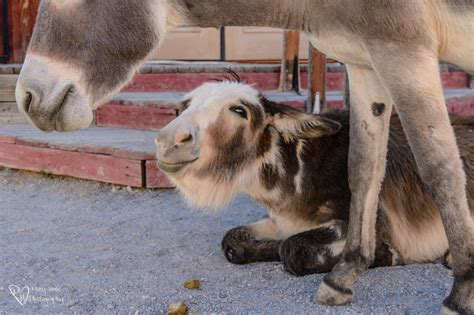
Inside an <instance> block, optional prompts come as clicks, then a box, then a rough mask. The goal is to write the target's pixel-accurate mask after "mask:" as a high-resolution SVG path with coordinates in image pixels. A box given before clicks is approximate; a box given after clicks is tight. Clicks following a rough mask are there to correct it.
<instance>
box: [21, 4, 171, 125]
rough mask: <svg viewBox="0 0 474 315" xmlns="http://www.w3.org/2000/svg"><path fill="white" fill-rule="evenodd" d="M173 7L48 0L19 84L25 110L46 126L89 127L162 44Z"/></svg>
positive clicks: (34, 33) (39, 20) (32, 119)
mask: <svg viewBox="0 0 474 315" xmlns="http://www.w3.org/2000/svg"><path fill="white" fill-rule="evenodd" d="M168 11H169V4H168V2H167V1H155V0H143V1H135V0H109V1H102V0H43V1H42V2H41V4H40V8H39V13H38V18H37V23H36V26H35V29H34V32H33V36H32V39H31V43H30V47H29V49H28V54H27V57H26V60H25V63H24V65H23V69H22V71H21V74H20V78H19V81H18V84H17V90H16V98H17V102H18V105H19V108H20V110H21V111H22V112H23V113H25V114H26V115H27V116H28V118H29V119H30V121H31V122H32V123H33V124H34V125H36V126H37V127H38V128H39V129H41V130H44V131H52V130H58V131H67V130H75V129H80V128H86V127H87V126H89V124H90V123H91V122H92V118H93V115H92V111H93V110H94V109H95V108H97V107H98V106H99V105H100V104H101V103H102V102H104V101H105V100H106V99H107V98H108V97H110V96H111V95H112V94H113V93H114V92H116V91H117V90H118V89H120V88H121V87H122V86H123V85H124V84H125V83H126V82H127V81H128V80H129V79H130V78H131V76H132V74H133V72H134V71H135V70H136V68H137V67H138V65H139V64H140V62H141V61H143V60H145V59H146V57H147V56H148V55H149V54H150V52H152V51H153V49H154V48H155V47H157V46H158V44H159V42H160V40H161V39H162V38H163V36H164V33H165V31H166V28H167V25H168V24H172V22H171V21H172V20H173V14H169V12H168ZM174 19H175V20H177V18H174Z"/></svg>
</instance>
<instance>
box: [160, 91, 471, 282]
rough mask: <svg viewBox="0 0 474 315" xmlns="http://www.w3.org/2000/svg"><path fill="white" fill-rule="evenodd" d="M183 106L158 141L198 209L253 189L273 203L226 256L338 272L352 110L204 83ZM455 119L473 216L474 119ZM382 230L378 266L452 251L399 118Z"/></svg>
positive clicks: (164, 160)
mask: <svg viewBox="0 0 474 315" xmlns="http://www.w3.org/2000/svg"><path fill="white" fill-rule="evenodd" d="M376 105H377V104H374V106H375V107H374V108H373V110H374V111H376V110H377V108H376ZM183 107H184V111H183V113H182V115H181V116H179V117H178V118H177V119H175V120H174V121H173V122H171V123H170V124H169V125H168V126H166V127H165V128H164V129H162V130H161V131H160V132H159V135H158V138H157V139H156V143H157V148H158V152H157V158H158V165H159V167H160V168H161V170H163V171H164V172H166V173H167V174H168V176H169V177H170V178H171V180H172V181H173V182H174V183H175V184H176V185H177V187H178V189H179V190H180V191H181V192H182V193H183V195H184V196H185V198H186V199H187V200H188V201H189V202H190V203H191V204H194V205H197V206H199V207H204V208H218V207H221V206H224V205H225V204H227V203H228V202H230V201H231V200H232V199H233V198H234V197H235V196H236V195H237V194H238V193H246V194H248V195H249V196H250V197H252V198H253V199H254V200H256V201H257V202H259V203H261V204H263V205H264V206H265V207H266V208H267V210H268V218H265V219H263V220H261V221H258V222H256V223H253V224H249V225H246V226H241V227H237V228H235V229H232V230H230V231H229V232H227V234H226V235H225V237H224V239H223V241H222V249H223V250H224V253H225V256H226V258H227V259H228V260H229V261H230V262H232V263H236V264H242V263H250V262H257V261H276V260H281V261H282V262H283V264H284V267H285V269H286V270H287V271H289V272H290V273H292V274H295V275H305V274H311V273H316V272H328V271H330V270H331V269H332V267H333V266H334V265H335V264H336V263H337V262H338V260H339V258H340V254H341V252H342V250H343V248H344V245H345V241H346V232H347V225H348V220H349V208H350V201H351V193H350V189H349V183H348V171H347V170H348V165H347V163H348V162H347V161H348V150H349V113H348V112H347V111H332V112H328V113H324V114H321V115H308V114H304V113H301V112H299V111H297V110H295V109H293V108H291V107H288V106H285V105H282V104H278V103H274V102H271V101H269V100H267V99H265V98H264V97H263V96H262V95H261V94H260V93H259V92H258V91H256V90H255V89H253V88H252V87H250V86H248V85H244V84H241V83H237V82H221V83H207V84H204V85H203V86H201V87H199V88H197V89H196V90H194V91H193V92H191V93H190V94H188V96H187V97H186V100H185V101H184V102H183ZM451 121H452V126H453V128H454V130H455V133H456V136H457V141H458V145H459V148H460V152H461V156H462V159H463V162H464V168H465V171H466V175H467V193H468V200H469V208H470V211H471V216H474V117H457V116H451ZM376 229H377V240H376V242H377V250H376V258H375V261H374V263H373V264H372V266H392V265H400V264H409V263H414V262H432V261H435V260H437V259H439V258H442V257H443V256H444V255H445V254H446V253H447V252H448V241H447V238H446V234H445V231H444V228H443V225H442V222H441V218H440V214H439V211H438V210H437V208H436V206H435V204H434V201H433V200H432V198H431V197H430V195H429V194H428V192H427V191H426V189H425V188H424V185H423V183H422V181H421V179H420V176H419V174H418V171H417V168H416V164H415V161H414V158H413V155H412V153H411V151H410V148H409V146H408V143H407V140H406V138H405V135H404V133H403V130H402V126H401V124H400V121H399V119H398V117H397V116H396V115H393V116H392V118H391V124H390V138H389V144H388V156H387V170H386V176H385V179H384V181H383V185H382V190H381V192H380V202H379V211H378V217H377V227H376Z"/></svg>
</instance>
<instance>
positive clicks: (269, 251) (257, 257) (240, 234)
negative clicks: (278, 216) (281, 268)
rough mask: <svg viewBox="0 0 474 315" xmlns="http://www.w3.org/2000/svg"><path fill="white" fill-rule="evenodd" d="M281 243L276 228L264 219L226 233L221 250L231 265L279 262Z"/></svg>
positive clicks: (272, 223)
mask: <svg viewBox="0 0 474 315" xmlns="http://www.w3.org/2000/svg"><path fill="white" fill-rule="evenodd" d="M281 243H282V241H281V240H280V239H279V232H278V228H277V227H276V225H275V223H274V222H273V220H271V219H268V218H266V219H263V220H260V221H258V222H256V223H253V224H249V225H244V226H239V227H236V228H234V229H232V230H230V231H228V232H227V233H226V235H225V236H224V239H223V240H222V250H223V251H224V255H225V257H226V258H227V260H228V261H229V262H231V263H233V264H239V265H240V264H247V263H252V262H263V261H279V260H280V255H279V253H278V249H279V247H280V245H281Z"/></svg>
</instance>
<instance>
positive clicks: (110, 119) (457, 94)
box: [96, 89, 474, 130]
mask: <svg viewBox="0 0 474 315" xmlns="http://www.w3.org/2000/svg"><path fill="white" fill-rule="evenodd" d="M472 92H473V90H471V89H453V90H446V91H445V97H446V100H447V105H448V110H449V111H450V112H457V113H462V114H466V115H474V109H473V108H472V107H473V106H472V103H473V101H474V96H472V95H471V96H468V95H469V93H472ZM264 94H265V95H266V96H267V97H268V98H269V99H271V100H273V101H276V102H279V103H284V104H287V105H290V106H293V107H295V108H298V109H301V110H304V109H305V101H306V95H305V94H304V93H303V94H301V95H299V94H296V93H281V92H271V91H270V92H264ZM184 95H185V93H184V92H182V93H179V92H174V93H171V92H163V93H120V94H118V95H117V96H116V97H115V98H114V100H113V101H111V102H110V103H107V104H105V105H103V106H102V107H100V108H99V109H98V110H97V111H96V124H97V126H101V127H119V128H130V129H142V130H159V129H161V128H162V127H163V126H165V125H166V124H167V123H169V122H170V121H171V120H173V119H174V118H175V117H176V116H177V115H178V106H179V103H180V101H181V100H182V99H183V97H184ZM327 101H328V107H329V108H331V109H334V108H342V107H343V100H342V93H341V92H337V91H331V92H328V93H327Z"/></svg>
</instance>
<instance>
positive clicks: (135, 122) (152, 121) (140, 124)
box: [96, 104, 176, 130]
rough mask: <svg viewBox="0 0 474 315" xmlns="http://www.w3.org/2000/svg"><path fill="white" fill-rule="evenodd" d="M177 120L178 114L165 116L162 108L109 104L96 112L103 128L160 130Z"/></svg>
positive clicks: (98, 121) (98, 122)
mask: <svg viewBox="0 0 474 315" xmlns="http://www.w3.org/2000/svg"><path fill="white" fill-rule="evenodd" d="M175 118H176V113H174V115H171V114H163V110H162V109H160V108H154V107H145V106H125V105H111V104H108V105H104V106H102V107H100V108H99V109H97V111H96V124H97V126H102V127H121V128H131V129H142V130H159V129H161V128H163V127H164V126H166V125H167V124H168V123H169V122H170V121H172V120H173V119H175Z"/></svg>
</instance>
